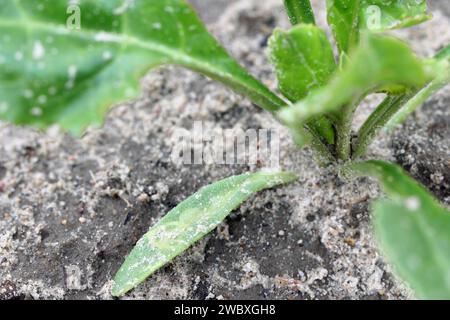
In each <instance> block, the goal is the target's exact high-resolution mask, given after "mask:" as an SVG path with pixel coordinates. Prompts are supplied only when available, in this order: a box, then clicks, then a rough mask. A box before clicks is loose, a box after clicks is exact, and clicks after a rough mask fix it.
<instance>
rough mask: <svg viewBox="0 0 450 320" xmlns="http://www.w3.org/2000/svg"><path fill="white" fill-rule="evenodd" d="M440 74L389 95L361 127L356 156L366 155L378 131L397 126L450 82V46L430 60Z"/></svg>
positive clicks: (431, 65) (388, 129)
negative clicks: (404, 90)
mask: <svg viewBox="0 0 450 320" xmlns="http://www.w3.org/2000/svg"><path fill="white" fill-rule="evenodd" d="M428 64H429V67H430V68H433V69H434V70H435V71H434V72H435V74H436V76H435V77H434V79H433V80H432V81H430V82H428V83H427V84H426V85H425V86H424V87H422V88H420V89H413V90H407V91H406V92H404V93H402V94H398V95H388V96H387V97H386V99H385V100H384V101H383V102H382V103H381V104H380V105H379V106H378V107H377V108H376V109H375V111H374V112H372V114H371V115H370V116H369V118H368V119H367V120H366V121H365V122H364V124H363V125H362V126H361V128H360V129H359V131H358V138H357V140H356V142H355V144H354V148H353V150H354V158H357V157H360V156H362V155H364V153H365V152H366V150H367V148H368V147H369V145H370V144H371V143H372V141H373V140H374V139H375V137H376V136H377V134H378V132H379V131H381V130H382V129H383V128H385V129H386V130H387V131H390V130H392V129H394V128H395V127H396V126H397V125H398V124H400V123H402V122H404V121H405V120H406V118H407V117H408V116H409V115H410V114H411V113H412V112H414V110H416V109H417V107H419V106H420V105H422V104H423V103H424V102H425V101H426V100H427V99H428V98H429V97H431V96H432V95H433V94H435V93H436V92H437V91H438V90H439V89H441V88H442V87H444V86H445V85H447V84H448V83H449V82H450V46H447V47H445V48H444V49H442V50H441V51H440V52H439V53H438V54H437V55H436V57H435V60H431V61H429V63H428Z"/></svg>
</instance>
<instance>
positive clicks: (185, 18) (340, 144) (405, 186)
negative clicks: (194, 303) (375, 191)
mask: <svg viewBox="0 0 450 320" xmlns="http://www.w3.org/2000/svg"><path fill="white" fill-rule="evenodd" d="M284 4H285V7H286V10H287V12H288V15H289V18H290V20H291V22H292V24H293V26H292V28H291V29H290V30H287V31H284V30H280V29H277V30H275V32H274V34H273V36H272V37H271V38H270V40H269V55H270V60H271V62H272V63H273V65H274V67H275V71H276V73H277V77H278V82H279V91H280V93H281V94H282V95H283V98H281V97H280V96H278V95H277V94H275V93H274V92H272V91H271V90H269V89H268V88H267V87H265V86H264V85H263V84H262V83H261V82H260V81H258V80H256V79H255V78H254V77H252V76H251V75H250V74H249V73H248V72H247V71H246V70H245V69H243V68H242V67H241V66H240V65H239V64H238V63H237V62H236V61H235V60H233V59H232V58H231V57H230V56H229V55H228V54H227V52H226V51H225V50H224V49H223V47H222V46H221V45H220V44H219V43H218V42H217V41H216V40H215V39H214V38H213V37H212V36H211V35H210V34H209V33H208V31H207V30H206V28H205V27H204V25H203V24H202V22H201V21H200V19H199V18H198V16H197V14H196V13H195V12H194V10H193V9H192V8H191V6H190V5H189V4H187V2H186V1H185V0H145V1H144V0H136V1H123V0H99V1H95V2H93V1H86V2H82V3H81V4H80V6H81V8H80V11H81V12H84V13H85V14H83V19H82V21H81V22H82V24H81V27H80V28H79V29H78V28H76V29H74V30H70V29H68V28H67V25H66V20H67V16H66V10H67V8H66V6H67V1H66V0H41V1H35V0H17V1H8V2H7V3H6V4H2V6H1V7H0V33H1V34H2V35H3V37H2V38H0V119H4V120H6V121H9V122H11V123H15V124H28V125H32V126H35V127H38V128H45V127H47V126H49V125H53V124H57V125H59V126H60V127H61V128H62V129H65V130H67V131H70V132H71V133H73V134H81V133H83V131H84V130H85V128H86V127H87V126H89V125H96V126H99V125H101V123H102V121H103V117H104V114H105V113H106V112H107V110H108V109H109V108H110V107H111V105H113V104H115V103H119V102H122V101H124V100H129V99H132V98H135V97H136V96H137V94H138V84H139V79H140V78H141V76H143V75H144V74H145V72H147V71H148V70H149V69H151V68H154V67H157V66H159V65H163V64H176V65H180V66H183V67H186V68H189V69H192V70H194V71H197V72H199V73H202V74H204V75H206V76H208V77H210V78H212V79H214V80H217V81H219V82H221V83H223V84H224V85H226V86H228V87H230V88H232V89H233V90H234V91H236V92H237V93H240V94H242V95H244V96H246V97H248V98H249V99H250V100H251V101H252V102H253V103H254V104H256V105H258V106H260V107H261V108H264V109H266V110H268V111H269V112H271V113H272V114H273V115H274V116H275V117H276V118H277V119H278V120H279V121H280V122H281V123H283V124H284V125H286V126H287V127H288V128H289V129H290V130H291V132H292V135H293V137H294V139H295V141H296V143H297V144H298V145H299V146H304V145H310V146H311V147H312V148H313V149H314V150H316V151H317V154H318V155H319V160H320V162H321V163H322V164H324V165H325V164H337V165H336V168H337V170H339V171H341V172H343V173H344V174H363V175H371V176H374V177H376V178H378V179H379V180H380V182H381V184H382V185H383V186H384V189H385V190H386V192H387V193H388V194H389V195H390V198H391V200H383V201H379V202H377V204H376V205H375V206H374V221H375V231H376V233H377V237H378V239H379V242H380V244H381V247H382V249H383V251H384V252H385V254H386V257H387V258H388V260H389V261H390V262H392V263H393V264H394V266H395V268H396V271H397V273H398V274H399V275H400V276H401V277H402V278H403V279H405V280H406V281H407V282H408V283H409V284H410V285H411V286H412V288H413V289H414V290H415V291H416V293H417V294H418V296H420V297H423V298H450V281H449V279H448V268H450V250H448V249H449V248H450V215H449V212H448V210H446V209H445V208H443V207H442V206H441V205H439V204H438V203H437V201H436V200H435V199H434V198H433V197H432V196H431V195H430V194H429V193H428V192H427V191H426V190H425V189H424V188H423V187H422V186H420V185H418V184H417V182H415V181H414V180H412V179H411V178H409V177H408V176H407V175H406V174H405V173H404V172H403V171H402V170H400V169H399V168H398V167H396V166H395V165H392V164H388V163H384V162H380V161H369V162H365V163H357V162H353V161H354V160H357V159H358V158H359V157H361V156H363V155H364V154H365V153H366V151H367V148H368V147H369V145H370V143H371V142H372V140H373V139H375V138H376V136H377V133H378V132H379V131H380V130H381V129H382V128H385V127H387V128H392V127H395V125H397V124H398V123H401V122H402V121H403V120H404V119H405V118H406V117H407V116H408V115H409V114H410V113H412V112H413V111H414V110H415V109H416V108H417V107H418V106H419V105H420V104H421V103H422V102H424V101H425V100H426V99H427V98H428V97H430V96H431V95H432V94H433V93H434V92H436V91H437V90H438V89H440V88H441V87H443V86H444V85H446V84H447V83H448V82H449V79H450V68H449V66H450V58H449V57H450V52H449V50H450V49H449V47H448V46H447V47H446V48H444V49H443V50H442V51H440V52H439V54H437V55H436V56H435V57H434V58H432V59H421V58H418V57H417V56H416V55H415V54H414V53H413V52H412V50H411V49H410V48H409V46H408V45H407V44H405V43H404V42H402V41H400V40H398V39H396V38H393V37H391V36H388V35H386V34H384V33H383V32H386V31H388V30H391V29H396V28H403V27H408V26H412V25H415V24H418V23H421V22H424V21H426V20H428V19H430V18H431V15H430V14H429V13H428V8H427V3H426V1H420V0H419V1H418V0H403V1H383V0H327V1H326V4H327V11H328V12H327V13H328V22H329V24H330V27H331V29H332V31H333V35H334V38H335V42H336V45H337V55H336V54H335V51H334V50H333V46H332V44H331V43H330V41H329V39H328V38H327V36H326V33H325V31H324V30H323V29H321V28H320V27H318V26H316V25H315V17H314V13H313V10H312V8H311V4H310V2H309V1H308V0H285V1H284ZM336 56H337V57H338V58H336ZM372 93H383V94H385V95H386V98H385V100H384V101H383V102H382V103H381V104H380V105H379V106H378V107H377V108H376V109H375V111H374V112H373V113H372V114H371V115H370V116H369V117H368V119H367V120H366V121H365V123H364V124H363V125H362V126H361V128H360V129H359V130H358V132H356V133H353V132H352V131H351V125H352V120H353V115H354V112H355V111H356V109H357V107H358V105H359V103H360V102H361V101H362V100H363V99H364V98H365V97H366V96H367V95H370V94H372ZM342 163H344V165H342ZM293 180H295V175H294V174H293V173H285V172H260V173H247V174H243V175H240V176H234V177H230V178H228V179H225V180H222V181H219V182H216V183H214V184H212V185H210V186H207V187H205V188H203V189H201V190H200V191H199V192H198V193H196V194H194V195H193V196H191V197H190V198H188V199H187V200H185V201H184V202H182V203H181V204H180V205H178V206H177V207H176V208H175V209H173V210H172V211H170V212H169V213H168V214H167V215H166V216H165V217H164V218H163V219H161V220H160V221H159V222H158V223H157V224H156V225H155V226H153V227H152V228H151V229H150V230H149V232H148V233H147V234H145V235H144V236H143V237H142V239H141V240H139V242H138V243H137V244H136V247H135V248H134V249H133V251H132V252H131V253H130V255H129V256H128V257H127V259H126V261H125V263H124V264H123V266H122V267H121V268H120V270H119V271H118V273H117V275H116V277H115V279H114V284H113V288H112V294H113V295H116V296H121V295H123V294H125V293H126V292H128V291H129V290H131V289H132V288H134V287H135V286H136V285H138V284H139V283H141V282H142V281H144V280H145V279H146V278H147V277H148V276H149V275H151V274H152V273H154V272H155V271H156V270H158V269H159V268H160V267H162V266H163V265H165V264H166V263H168V262H170V261H171V260H172V259H173V258H175V257H176V256H177V255H179V254H180V253H182V252H183V251H185V250H186V249H188V248H189V247H190V246H191V245H192V244H193V243H195V242H196V241H197V240H199V239H200V238H202V237H204V236H205V235H206V234H208V233H209V232H210V231H212V230H213V229H214V228H215V227H216V226H217V225H218V224H219V223H220V222H221V221H223V219H225V217H226V216H227V215H228V214H229V213H230V212H231V211H232V210H234V209H235V208H237V207H238V206H239V205H240V204H241V203H242V202H243V201H245V200H246V199H247V198H248V197H249V196H250V195H251V194H252V193H255V192H257V191H259V190H262V189H265V188H271V187H274V186H276V185H279V184H283V183H288V182H291V181H293ZM405 225H408V226H409V228H406V229H405V228H404V226H405ZM413 258H414V261H416V262H417V261H418V263H416V264H412V263H409V262H408V261H412V260H411V259H413Z"/></svg>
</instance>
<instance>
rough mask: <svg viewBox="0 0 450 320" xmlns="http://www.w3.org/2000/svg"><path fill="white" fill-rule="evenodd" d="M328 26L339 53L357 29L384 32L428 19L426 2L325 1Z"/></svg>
mask: <svg viewBox="0 0 450 320" xmlns="http://www.w3.org/2000/svg"><path fill="white" fill-rule="evenodd" d="M327 11H328V23H329V24H330V26H331V28H332V30H333V34H334V36H335V39H336V42H337V44H338V47H339V50H340V51H341V52H348V51H349V50H350V49H351V48H352V47H354V46H356V45H357V43H358V41H359V36H360V30H367V29H368V30H371V31H387V30H392V29H398V28H404V27H409V26H413V25H416V24H419V23H421V22H424V21H426V20H429V19H431V17H432V16H431V15H430V14H429V13H428V8H427V3H426V1H425V0H402V1H386V0H327Z"/></svg>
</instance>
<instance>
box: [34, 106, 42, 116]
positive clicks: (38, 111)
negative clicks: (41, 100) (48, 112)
mask: <svg viewBox="0 0 450 320" xmlns="http://www.w3.org/2000/svg"><path fill="white" fill-rule="evenodd" d="M31 115H33V116H35V117H39V116H41V115H42V109H41V108H39V107H34V108H32V109H31Z"/></svg>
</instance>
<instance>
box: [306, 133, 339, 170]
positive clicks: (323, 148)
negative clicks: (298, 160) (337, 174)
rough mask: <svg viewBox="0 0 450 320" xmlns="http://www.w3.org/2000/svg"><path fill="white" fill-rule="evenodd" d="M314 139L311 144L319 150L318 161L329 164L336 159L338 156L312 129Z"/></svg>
mask: <svg viewBox="0 0 450 320" xmlns="http://www.w3.org/2000/svg"><path fill="white" fill-rule="evenodd" d="M310 134H311V137H312V140H311V146H312V148H313V149H314V150H315V151H316V152H317V155H318V160H319V161H318V162H319V163H320V164H321V165H327V164H330V163H333V162H335V161H336V158H335V157H334V156H333V154H332V153H331V151H330V149H328V147H327V145H326V144H325V143H324V142H323V141H322V139H321V138H320V136H318V135H316V134H315V133H314V132H313V131H310Z"/></svg>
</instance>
